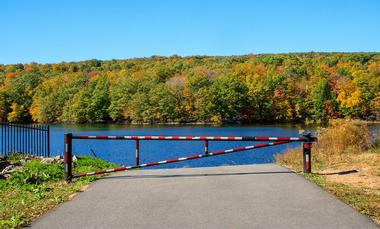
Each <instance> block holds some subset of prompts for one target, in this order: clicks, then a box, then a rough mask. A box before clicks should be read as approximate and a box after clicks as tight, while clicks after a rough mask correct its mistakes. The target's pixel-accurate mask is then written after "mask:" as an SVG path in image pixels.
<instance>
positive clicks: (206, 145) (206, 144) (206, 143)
mask: <svg viewBox="0 0 380 229" xmlns="http://www.w3.org/2000/svg"><path fill="white" fill-rule="evenodd" d="M204 143H205V154H208V141H207V140H206V141H205V142H204Z"/></svg>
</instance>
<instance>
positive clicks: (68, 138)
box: [64, 132, 316, 181]
mask: <svg viewBox="0 0 380 229" xmlns="http://www.w3.org/2000/svg"><path fill="white" fill-rule="evenodd" d="M74 139H78V140H85V139H92V140H132V141H135V142H136V145H135V147H136V164H135V165H132V166H124V167H117V168H112V169H105V170H99V171H95V172H87V173H79V174H73V173H72V164H73V162H72V158H73V152H72V144H73V140H74ZM141 140H144V141H152V140H156V141H157V140H160V141H204V152H203V153H202V154H195V155H190V156H187V157H180V158H172V159H169V160H162V161H156V162H149V163H145V164H140V159H139V158H140V141H141ZM315 140H316V137H315V136H313V134H312V133H310V132H308V133H306V134H303V135H300V136H297V137H267V136H244V137H231V136H230V137H224V136H128V135H127V136H91V135H73V134H71V133H68V134H65V144H64V145H65V149H64V152H65V153H64V170H65V179H66V180H67V181H71V179H72V178H77V177H83V176H91V175H97V174H103V173H111V172H116V171H124V170H131V169H137V168H144V167H150V166H155V165H162V164H169V163H175V162H180V161H186V160H194V159H199V158H205V157H211V156H217V155H222V154H228V153H235V152H240V151H245V150H251V149H257V148H263V147H269V146H275V145H281V144H286V143H290V142H303V165H304V168H303V170H304V172H305V173H310V172H311V146H312V142H314V141H315ZM209 141H245V142H251V141H264V142H265V141H266V142H267V143H260V144H253V145H248V146H244V147H238V148H232V149H227V150H220V151H215V152H209V150H208V144H209Z"/></svg>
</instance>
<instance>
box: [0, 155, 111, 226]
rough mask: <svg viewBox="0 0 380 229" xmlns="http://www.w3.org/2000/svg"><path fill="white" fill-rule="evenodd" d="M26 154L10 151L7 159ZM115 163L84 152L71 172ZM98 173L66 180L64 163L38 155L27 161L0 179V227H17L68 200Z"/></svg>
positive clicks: (101, 167) (15, 159) (16, 158)
mask: <svg viewBox="0 0 380 229" xmlns="http://www.w3.org/2000/svg"><path fill="white" fill-rule="evenodd" d="M24 158H25V155H20V154H16V155H11V156H10V157H9V161H11V162H13V163H15V162H19V161H21V160H23V159H24ZM114 166H115V165H113V164H111V163H108V162H105V161H102V160H100V159H95V158H92V157H88V156H83V157H81V159H79V160H77V161H76V162H75V163H74V173H77V172H87V171H95V170H99V169H105V168H111V167H114ZM98 178H99V175H98V176H92V177H83V178H80V179H75V180H74V181H73V182H71V183H66V182H65V181H64V178H63V164H61V163H59V162H53V163H49V164H47V163H43V162H42V161H41V160H40V159H38V158H33V159H32V160H31V161H28V162H26V164H25V165H24V166H23V167H22V169H21V170H20V171H17V172H15V173H12V175H11V176H10V177H8V178H7V179H6V180H4V179H3V180H0V228H19V227H21V226H24V225H27V224H28V223H30V222H31V221H32V220H33V219H35V218H37V217H39V216H40V215H42V214H43V213H45V212H47V211H48V210H50V209H52V208H53V207H55V206H56V205H58V204H59V203H62V202H64V201H67V200H70V199H71V198H73V196H74V195H75V194H76V193H77V192H81V191H83V190H84V189H85V188H86V187H87V185H88V184H89V183H90V182H92V181H94V180H96V179H98Z"/></svg>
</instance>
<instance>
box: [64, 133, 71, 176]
mask: <svg viewBox="0 0 380 229" xmlns="http://www.w3.org/2000/svg"><path fill="white" fill-rule="evenodd" d="M72 137H73V134H65V154H64V168H65V179H66V181H67V182H70V181H71V179H72V177H73V169H72V168H73V149H72V146H73V144H72V142H73V138H72Z"/></svg>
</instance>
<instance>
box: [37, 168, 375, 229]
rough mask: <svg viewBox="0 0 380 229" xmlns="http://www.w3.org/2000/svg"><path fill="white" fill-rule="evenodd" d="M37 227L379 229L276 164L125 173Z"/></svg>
mask: <svg viewBox="0 0 380 229" xmlns="http://www.w3.org/2000/svg"><path fill="white" fill-rule="evenodd" d="M32 228H49V229H50V228H55V229H59V228H68V229H69V228H70V229H74V228H76V229H81V228H102V229H103V228H176V229H177V228H217V229H221V228H229V229H234V228H237V229H238V228H239V229H240V228H249V229H252V228H334V229H338V228H345V229H346V228H355V229H359V228H378V227H377V226H376V225H375V224H373V223H372V222H371V221H370V220H369V219H368V218H367V217H365V216H362V215H361V214H359V213H358V212H356V211H355V210H353V209H352V208H350V207H349V206H347V205H346V204H344V203H342V202H340V201H339V200H337V199H335V198H334V197H333V196H331V195H330V194H328V193H326V192H325V191H323V190H322V189H320V188H319V187H317V186H316V185H314V184H312V183H311V182H308V181H307V180H305V179H304V178H303V177H301V176H299V175H297V174H294V173H291V172H289V171H288V170H287V169H284V168H283V167H281V166H278V165H274V164H264V165H244V166H222V167H211V168H184V169H165V170H142V171H131V172H121V173H117V174H114V175H112V176H109V177H106V178H103V179H101V180H99V181H97V182H95V183H94V184H92V185H91V186H90V187H89V189H88V190H87V191H85V192H83V193H81V194H79V195H78V196H76V197H75V198H74V199H73V200H72V201H69V202H67V203H64V204H62V205H60V206H59V207H57V208H56V209H54V210H53V211H51V212H49V213H48V214H47V215H45V216H43V217H42V218H40V219H39V220H37V221H36V222H35V223H34V224H32Z"/></svg>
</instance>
